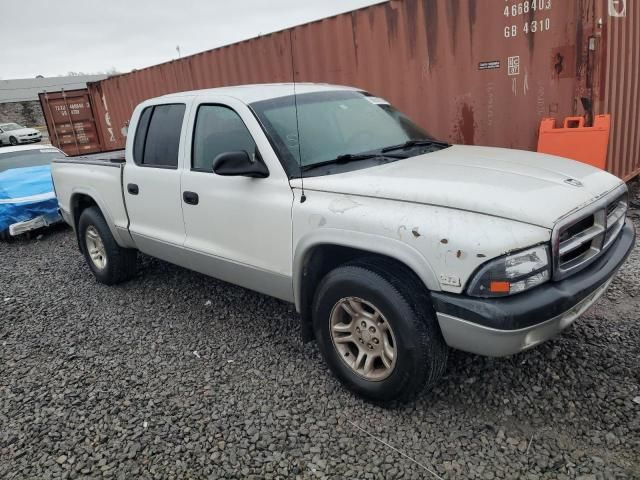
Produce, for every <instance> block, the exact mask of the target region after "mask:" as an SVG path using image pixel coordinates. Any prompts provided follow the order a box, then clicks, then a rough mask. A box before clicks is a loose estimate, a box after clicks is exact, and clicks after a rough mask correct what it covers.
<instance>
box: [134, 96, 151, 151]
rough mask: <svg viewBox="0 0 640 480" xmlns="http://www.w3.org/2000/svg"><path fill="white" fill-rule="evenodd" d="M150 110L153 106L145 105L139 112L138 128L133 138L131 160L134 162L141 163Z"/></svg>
mask: <svg viewBox="0 0 640 480" xmlns="http://www.w3.org/2000/svg"><path fill="white" fill-rule="evenodd" d="M152 112H153V107H147V108H145V109H144V110H143V111H142V113H141V114H140V120H139V121H138V128H136V136H135V137H134V139H133V160H134V161H135V162H136V163H142V156H143V155H144V140H145V139H146V138H147V130H148V129H149V119H150V118H151V113H152Z"/></svg>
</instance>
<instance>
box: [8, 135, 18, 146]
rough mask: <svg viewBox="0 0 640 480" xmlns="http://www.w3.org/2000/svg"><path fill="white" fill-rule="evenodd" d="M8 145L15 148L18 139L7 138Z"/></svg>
mask: <svg viewBox="0 0 640 480" xmlns="http://www.w3.org/2000/svg"><path fill="white" fill-rule="evenodd" d="M9 143H10V144H11V145H13V146H14V147H15V146H16V145H18V139H17V138H16V137H9Z"/></svg>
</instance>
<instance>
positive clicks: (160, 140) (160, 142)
mask: <svg viewBox="0 0 640 480" xmlns="http://www.w3.org/2000/svg"><path fill="white" fill-rule="evenodd" d="M184 111H185V105H184V104H171V105H156V106H154V107H149V108H147V109H146V110H145V111H143V112H142V115H140V123H139V126H138V129H137V130H138V131H137V132H136V138H135V140H134V146H133V149H134V150H133V158H134V160H135V161H136V163H139V164H142V165H146V166H149V167H164V168H177V167H178V150H179V147H180V133H181V130H182V121H183V119H184ZM145 127H146V132H145V131H144V130H145ZM143 142H144V143H143Z"/></svg>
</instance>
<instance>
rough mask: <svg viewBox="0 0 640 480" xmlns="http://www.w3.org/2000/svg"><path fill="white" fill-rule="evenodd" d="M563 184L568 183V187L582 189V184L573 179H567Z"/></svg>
mask: <svg viewBox="0 0 640 480" xmlns="http://www.w3.org/2000/svg"><path fill="white" fill-rule="evenodd" d="M564 183H568V184H569V185H573V186H574V187H582V186H583V185H582V182H580V181H579V180H576V179H575V178H567V179H565V181H564Z"/></svg>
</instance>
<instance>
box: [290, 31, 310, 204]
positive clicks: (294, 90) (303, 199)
mask: <svg viewBox="0 0 640 480" xmlns="http://www.w3.org/2000/svg"><path fill="white" fill-rule="evenodd" d="M289 44H290V46H291V76H292V77H293V104H294V106H295V110H296V132H297V136H298V161H299V162H300V163H299V164H298V167H300V184H301V186H302V195H301V196H300V203H304V202H305V201H306V200H307V196H306V195H305V194H304V175H303V172H302V148H301V147H300V121H299V120H298V95H297V92H296V67H295V62H294V58H293V28H292V29H291V30H289Z"/></svg>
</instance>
